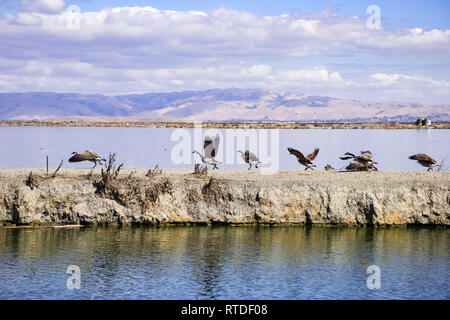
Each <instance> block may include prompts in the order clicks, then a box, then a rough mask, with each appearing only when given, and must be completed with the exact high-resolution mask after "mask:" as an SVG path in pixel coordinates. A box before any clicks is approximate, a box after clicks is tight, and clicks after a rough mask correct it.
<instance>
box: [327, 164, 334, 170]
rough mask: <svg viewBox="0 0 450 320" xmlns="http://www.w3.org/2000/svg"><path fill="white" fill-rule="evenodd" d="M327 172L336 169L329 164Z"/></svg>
mask: <svg viewBox="0 0 450 320" xmlns="http://www.w3.org/2000/svg"><path fill="white" fill-rule="evenodd" d="M325 170H326V171H334V168H333V167H332V166H331V165H329V164H327V165H326V166H325Z"/></svg>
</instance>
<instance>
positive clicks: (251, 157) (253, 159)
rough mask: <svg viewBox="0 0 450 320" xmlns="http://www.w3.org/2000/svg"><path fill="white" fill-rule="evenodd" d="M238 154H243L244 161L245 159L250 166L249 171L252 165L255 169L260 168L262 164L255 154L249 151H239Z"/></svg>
mask: <svg viewBox="0 0 450 320" xmlns="http://www.w3.org/2000/svg"><path fill="white" fill-rule="evenodd" d="M238 152H239V153H241V156H242V159H244V161H245V163H248V164H249V165H250V167H249V168H248V170H250V169H251V168H252V164H254V165H255V168H258V164H260V163H261V162H260V161H259V159H258V157H257V156H256V155H255V154H254V153H253V152H250V151H249V150H245V152H242V150H239V151H238Z"/></svg>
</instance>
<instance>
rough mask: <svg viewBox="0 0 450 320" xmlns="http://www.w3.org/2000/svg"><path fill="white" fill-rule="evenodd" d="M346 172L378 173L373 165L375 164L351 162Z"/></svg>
mask: <svg viewBox="0 0 450 320" xmlns="http://www.w3.org/2000/svg"><path fill="white" fill-rule="evenodd" d="M345 170H347V171H378V169H377V168H376V167H375V166H374V165H373V163H371V162H366V163H362V162H358V161H353V162H351V163H350V164H349V165H348V166H347V167H346V168H345Z"/></svg>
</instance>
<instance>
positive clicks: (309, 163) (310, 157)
mask: <svg viewBox="0 0 450 320" xmlns="http://www.w3.org/2000/svg"><path fill="white" fill-rule="evenodd" d="M287 149H288V151H289V153H290V154H292V155H294V156H296V157H297V160H298V162H299V163H300V164H302V165H304V166H305V167H306V168H305V170H308V169H311V170H313V167H315V165H314V164H313V163H312V161H313V160H314V159H315V158H316V157H317V154H318V153H319V148H315V149H314V151H313V152H312V153H310V154H308V155H307V156H306V157H305V156H304V155H303V153H301V152H300V151H298V150H295V149H293V148H287Z"/></svg>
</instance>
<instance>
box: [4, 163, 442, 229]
mask: <svg viewBox="0 0 450 320" xmlns="http://www.w3.org/2000/svg"><path fill="white" fill-rule="evenodd" d="M30 171H32V172H33V174H32V175H31V176H30V175H29V173H30ZM192 172H193V170H164V171H163V172H162V173H160V172H150V173H149V174H147V170H144V169H134V170H133V169H127V170H121V171H120V173H119V172H118V174H117V176H116V175H115V174H114V173H110V175H109V176H106V175H103V176H102V175H101V173H100V170H99V169H96V171H95V172H94V174H93V175H89V170H80V169H61V170H60V171H59V172H58V174H57V175H56V176H55V177H53V178H51V177H46V175H45V173H44V171H43V170H40V169H0V221H1V224H4V225H8V224H15V225H27V224H30V225H52V224H132V223H137V224H159V223H230V224H247V223H267V224H285V223H288V224H344V225H391V224H428V225H446V226H447V225H450V209H449V208H450V192H449V191H450V173H448V172H355V173H341V172H304V171H289V172H288V171H280V172H278V173H277V174H274V175H263V174H261V173H259V172H257V171H247V170H239V171H236V170H214V172H212V171H211V170H210V171H208V173H207V175H201V174H197V175H196V174H192ZM146 174H147V175H146Z"/></svg>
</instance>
